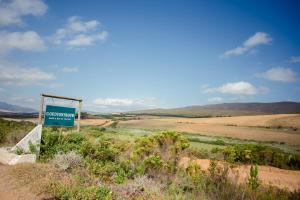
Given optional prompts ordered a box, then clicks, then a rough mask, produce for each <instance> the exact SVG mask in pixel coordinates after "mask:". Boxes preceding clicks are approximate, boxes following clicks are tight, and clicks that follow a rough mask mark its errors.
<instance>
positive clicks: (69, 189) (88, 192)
mask: <svg viewBox="0 0 300 200" xmlns="http://www.w3.org/2000/svg"><path fill="white" fill-rule="evenodd" d="M51 191H52V193H53V195H54V198H57V199H61V200H71V199H74V200H75V199H82V200H92V199H95V200H111V199H112V191H111V190H110V189H109V188H106V187H102V186H90V187H83V186H74V185H64V184H62V183H61V184H59V183H57V184H53V185H52V186H51Z"/></svg>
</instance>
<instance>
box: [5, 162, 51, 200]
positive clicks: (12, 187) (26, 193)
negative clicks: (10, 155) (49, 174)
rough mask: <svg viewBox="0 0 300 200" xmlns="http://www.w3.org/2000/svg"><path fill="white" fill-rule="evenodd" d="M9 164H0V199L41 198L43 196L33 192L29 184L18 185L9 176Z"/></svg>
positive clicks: (30, 199) (32, 199)
mask: <svg viewBox="0 0 300 200" xmlns="http://www.w3.org/2000/svg"><path fill="white" fill-rule="evenodd" d="M9 168H10V166H6V165H2V164H0V199H3V200H41V199H47V198H45V197H44V196H38V195H36V194H34V193H33V192H32V191H31V189H30V186H28V185H20V183H19V181H18V180H17V179H16V178H15V177H13V176H11V174H10V172H9Z"/></svg>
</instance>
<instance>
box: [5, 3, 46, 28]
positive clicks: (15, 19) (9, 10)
mask: <svg viewBox="0 0 300 200" xmlns="http://www.w3.org/2000/svg"><path fill="white" fill-rule="evenodd" d="M46 11H47V5H46V4H45V3H44V2H43V1H41V0H10V1H5V0H4V1H3V0H2V1H0V26H7V25H12V24H17V25H20V24H23V21H22V17H23V16H26V15H33V16H41V15H44V14H45V13H46Z"/></svg>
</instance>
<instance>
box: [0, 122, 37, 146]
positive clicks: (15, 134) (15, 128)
mask: <svg viewBox="0 0 300 200" xmlns="http://www.w3.org/2000/svg"><path fill="white" fill-rule="evenodd" d="M33 127H34V123H31V122H27V121H20V122H16V121H11V120H5V119H1V118H0V146H3V145H14V144H16V143H17V142H18V141H20V140H21V139H22V138H23V137H24V136H25V135H26V134H27V133H28V132H29V131H30V130H31V129H33Z"/></svg>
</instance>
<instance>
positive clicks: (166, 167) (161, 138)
mask: <svg viewBox="0 0 300 200" xmlns="http://www.w3.org/2000/svg"><path fill="white" fill-rule="evenodd" d="M188 147H189V142H188V140H187V139H185V138H184V137H183V136H181V135H180V134H178V133H176V132H173V131H165V132H160V133H157V134H153V135H150V136H144V137H140V138H138V139H137V140H136V142H135V144H134V150H133V156H132V159H133V161H134V163H135V165H136V166H137V171H138V172H140V173H141V172H146V173H147V172H157V173H156V174H153V173H151V175H154V176H158V175H159V174H161V173H175V172H176V169H177V163H178V160H179V155H180V154H181V153H182V152H183V150H184V149H186V148H188ZM151 168H152V169H153V170H152V169H151ZM158 169H159V170H158Z"/></svg>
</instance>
